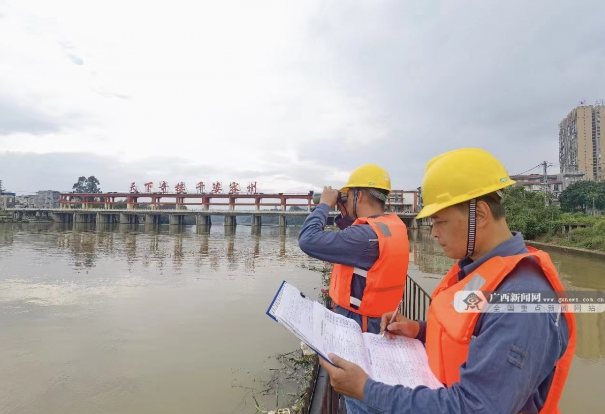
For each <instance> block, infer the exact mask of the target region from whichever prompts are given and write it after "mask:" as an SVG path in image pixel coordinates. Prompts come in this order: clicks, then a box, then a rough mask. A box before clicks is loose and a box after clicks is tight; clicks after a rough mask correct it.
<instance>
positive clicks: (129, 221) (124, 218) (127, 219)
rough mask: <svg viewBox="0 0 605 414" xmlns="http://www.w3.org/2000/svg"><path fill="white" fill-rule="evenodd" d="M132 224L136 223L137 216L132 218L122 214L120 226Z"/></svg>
mask: <svg viewBox="0 0 605 414" xmlns="http://www.w3.org/2000/svg"><path fill="white" fill-rule="evenodd" d="M133 219H134V220H133ZM132 223H136V217H135V216H132V215H130V214H124V213H120V224H132Z"/></svg>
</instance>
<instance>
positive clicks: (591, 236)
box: [537, 213, 605, 252]
mask: <svg viewBox="0 0 605 414" xmlns="http://www.w3.org/2000/svg"><path fill="white" fill-rule="evenodd" d="M571 223H584V224H588V225H589V226H588V227H579V228H576V229H573V230H571V231H570V232H569V233H567V234H562V233H550V234H545V235H543V236H542V237H538V238H537V241H541V242H544V243H552V244H557V245H559V246H566V247H578V248H581V249H589V250H596V251H601V252H605V217H603V216H587V215H585V214H578V213H576V214H569V213H566V214H561V216H560V217H559V218H558V220H557V222H556V224H557V225H558V226H559V227H560V226H561V225H563V224H571Z"/></svg>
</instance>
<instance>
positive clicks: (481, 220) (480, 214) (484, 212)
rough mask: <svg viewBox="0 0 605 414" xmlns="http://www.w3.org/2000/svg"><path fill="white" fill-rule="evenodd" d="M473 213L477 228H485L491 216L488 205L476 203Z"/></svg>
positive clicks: (480, 202)
mask: <svg viewBox="0 0 605 414" xmlns="http://www.w3.org/2000/svg"><path fill="white" fill-rule="evenodd" d="M475 211H476V214H475V216H476V223H477V227H485V225H486V224H487V223H488V221H489V218H490V217H491V215H492V212H491V210H490V209H489V205H488V204H487V203H486V202H485V201H477V206H476V209H475Z"/></svg>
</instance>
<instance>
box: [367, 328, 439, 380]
mask: <svg viewBox="0 0 605 414" xmlns="http://www.w3.org/2000/svg"><path fill="white" fill-rule="evenodd" d="M363 338H364V342H365V345H366V347H367V349H368V355H369V359H370V367H371V370H372V373H371V374H370V375H371V376H372V379H373V380H375V381H378V382H382V383H385V384H389V385H397V384H401V385H404V386H406V387H410V388H415V387H417V386H419V385H425V386H427V387H429V388H432V389H437V388H443V384H441V383H440V382H439V380H437V378H436V377H435V375H433V372H432V371H431V369H430V367H429V365H428V357H427V355H426V350H425V349H424V346H423V345H422V342H420V341H419V340H417V339H412V338H407V337H404V336H397V337H396V338H395V339H387V338H383V337H381V336H380V335H375V334H371V333H364V334H363Z"/></svg>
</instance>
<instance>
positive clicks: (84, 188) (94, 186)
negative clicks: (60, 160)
mask: <svg viewBox="0 0 605 414" xmlns="http://www.w3.org/2000/svg"><path fill="white" fill-rule="evenodd" d="M99 185H101V183H100V182H99V180H97V178H96V177H95V176H94V175H91V176H90V177H88V178H86V177H84V176H82V177H80V178H78V182H77V183H75V184H74V185H73V187H72V189H73V190H74V193H80V194H82V193H89V194H91V193H100V192H101V188H99Z"/></svg>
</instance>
